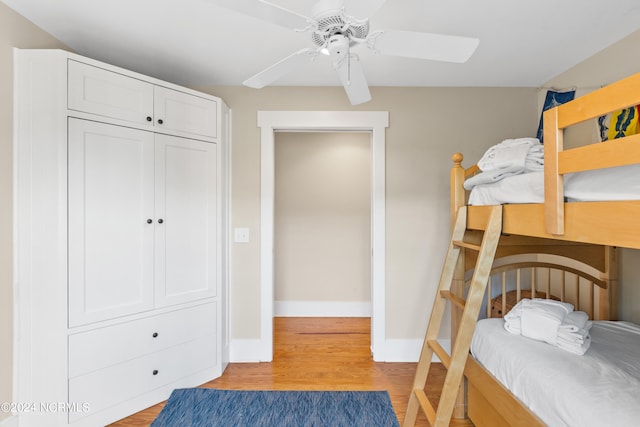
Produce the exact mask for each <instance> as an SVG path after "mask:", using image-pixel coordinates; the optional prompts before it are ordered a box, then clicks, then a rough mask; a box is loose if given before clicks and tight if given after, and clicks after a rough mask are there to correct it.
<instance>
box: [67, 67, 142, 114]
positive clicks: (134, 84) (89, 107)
mask: <svg viewBox="0 0 640 427" xmlns="http://www.w3.org/2000/svg"><path fill="white" fill-rule="evenodd" d="M67 72H68V80H69V81H68V85H69V94H68V101H67V102H68V105H67V106H68V108H69V109H70V110H76V111H82V112H85V113H91V114H97V115H100V116H104V117H111V118H114V119H120V120H126V121H128V122H134V123H141V124H148V125H151V124H152V121H153V88H154V85H152V84H151V83H148V82H145V81H142V80H138V79H134V78H132V77H128V76H125V75H122V74H118V73H114V72H112V71H108V70H105V69H102V68H98V67H94V66H92V65H87V64H83V63H81V62H77V61H73V60H69V62H68V70H67Z"/></svg>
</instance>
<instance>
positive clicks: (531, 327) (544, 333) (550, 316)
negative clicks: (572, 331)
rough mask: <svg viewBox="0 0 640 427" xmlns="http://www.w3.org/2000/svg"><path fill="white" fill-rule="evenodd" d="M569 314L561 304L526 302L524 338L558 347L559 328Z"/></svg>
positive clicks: (523, 323)
mask: <svg viewBox="0 0 640 427" xmlns="http://www.w3.org/2000/svg"><path fill="white" fill-rule="evenodd" d="M523 301H524V300H523ZM567 314H568V312H567V309H566V307H564V306H562V305H560V304H549V303H546V302H544V301H541V300H538V299H534V300H529V301H524V304H523V307H522V317H521V328H522V336H524V337H527V338H531V339H534V340H538V341H544V342H546V343H549V344H551V345H556V341H557V338H558V327H559V326H560V325H561V324H562V320H564V318H565V317H566V316H567Z"/></svg>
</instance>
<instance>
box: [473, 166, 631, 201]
mask: <svg viewBox="0 0 640 427" xmlns="http://www.w3.org/2000/svg"><path fill="white" fill-rule="evenodd" d="M638 176H640V165H628V166H620V167H615V168H608V169H598V170H593V171H587V172H579V173H573V174H567V175H566V176H565V180H564V194H565V197H566V198H567V199H569V200H570V201H578V202H593V201H612V200H639V199H640V180H638ZM542 202H544V172H530V173H522V174H518V175H512V176H508V177H506V178H503V179H501V180H499V181H495V182H492V183H487V184H480V185H476V186H474V187H473V188H472V189H471V192H470V194H469V204H470V205H477V206H480V205H502V204H505V203H542Z"/></svg>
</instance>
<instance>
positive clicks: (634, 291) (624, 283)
mask: <svg viewBox="0 0 640 427" xmlns="http://www.w3.org/2000/svg"><path fill="white" fill-rule="evenodd" d="M639 45H640V31H638V32H636V33H634V34H632V35H630V36H629V37H627V38H625V39H623V40H621V41H620V42H618V43H616V44H614V45H612V46H610V47H609V48H607V49H606V50H604V51H602V52H600V53H598V54H596V55H594V56H592V57H591V58H589V59H587V60H586V61H584V62H582V63H580V64H578V65H576V66H575V67H573V68H571V69H569V70H567V71H566V72H565V73H562V74H560V75H559V76H557V77H555V78H554V79H552V80H550V81H549V82H547V84H546V85H545V86H555V87H571V86H575V87H576V88H577V90H576V95H581V94H584V93H587V92H591V91H593V90H594V89H595V88H598V87H601V86H603V85H606V84H608V83H611V82H615V81H617V80H620V79H622V78H624V77H627V76H630V75H631V74H634V73H637V72H640V58H639V57H638V55H637V51H638V46H639ZM592 132H593V126H592V125H591V124H589V125H587V126H583V128H582V130H581V131H578V130H576V132H574V134H573V135H571V139H572V141H574V140H579V139H584V140H587V141H589V140H590V138H592ZM568 137H569V136H568ZM631 226H637V225H635V224H633V225H631ZM639 280H640V251H639V250H633V249H622V250H621V253H620V318H621V319H622V320H628V321H631V322H635V323H640V286H639V285H638V281H639Z"/></svg>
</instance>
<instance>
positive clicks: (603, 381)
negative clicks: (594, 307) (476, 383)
mask: <svg viewBox="0 0 640 427" xmlns="http://www.w3.org/2000/svg"><path fill="white" fill-rule="evenodd" d="M471 353H472V354H473V356H474V358H475V359H476V360H477V361H478V362H479V363H480V364H481V365H482V366H484V367H485V369H487V370H488V371H489V372H491V374H492V375H493V376H494V377H496V378H497V379H498V380H499V381H500V382H501V383H502V384H503V385H504V386H505V387H506V388H508V389H509V390H510V391H511V392H512V393H513V394H514V395H515V396H516V397H517V398H518V399H519V400H520V401H521V402H523V403H524V404H525V406H527V407H528V408H529V409H530V410H531V411H532V412H534V413H535V414H536V415H537V416H538V417H539V418H540V419H541V420H542V421H543V422H544V423H546V424H548V425H549V426H580V427H587V426H594V427H595V426H598V427H601V426H616V427H624V426H637V425H638V423H640V326H639V325H635V324H632V323H628V322H613V321H595V322H593V326H592V327H591V346H590V347H589V350H588V351H587V352H586V353H585V354H584V355H582V356H579V355H576V354H573V353H570V352H567V351H565V350H562V349H560V348H558V347H555V346H552V345H550V344H546V343H544V342H541V341H536V340H532V339H529V338H525V337H523V336H520V335H514V334H511V333H509V332H507V331H506V330H505V329H504V320H503V319H495V318H494V319H484V320H480V321H479V322H478V325H477V327H476V331H475V334H474V337H473V340H472V343H471ZM487 399H489V400H491V396H487Z"/></svg>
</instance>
